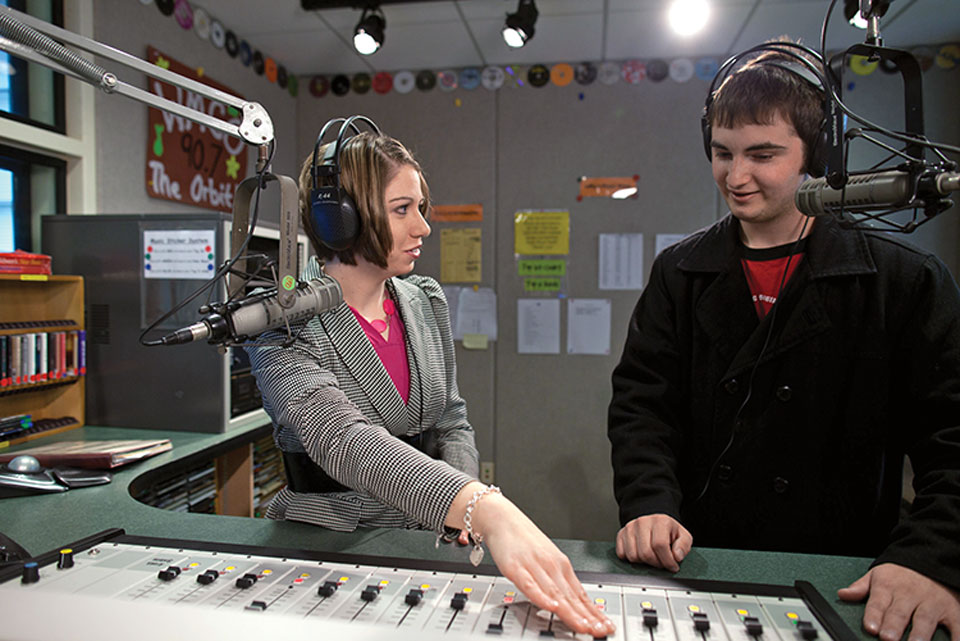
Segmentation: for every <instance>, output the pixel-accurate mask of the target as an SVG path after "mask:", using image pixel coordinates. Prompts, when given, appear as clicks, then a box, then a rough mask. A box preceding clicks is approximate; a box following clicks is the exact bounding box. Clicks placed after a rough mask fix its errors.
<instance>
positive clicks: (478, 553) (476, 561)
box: [463, 485, 503, 567]
mask: <svg viewBox="0 0 960 641" xmlns="http://www.w3.org/2000/svg"><path fill="white" fill-rule="evenodd" d="M489 494H503V492H501V491H500V488H499V487H497V486H496V485H488V486H486V487H485V488H483V489H482V490H477V491H476V492H474V493H473V496H472V497H470V500H469V501H468V502H467V509H466V511H465V512H464V513H463V524H464V526H465V528H464V529H466V531H467V534H469V535H470V538H471V539H473V550H471V551H470V563H472V564H473V566H474V567H476V566H478V565H480V561H482V560H483V548H482V547H481V543H483V535H482V534H480V533H479V532H474V531H473V508H475V507H477V503H478V502H480V499H482V498H483V497H485V496H487V495H489Z"/></svg>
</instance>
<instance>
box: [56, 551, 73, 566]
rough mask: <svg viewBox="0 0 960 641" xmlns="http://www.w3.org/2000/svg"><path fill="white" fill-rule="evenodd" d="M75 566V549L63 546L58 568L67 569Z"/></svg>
mask: <svg viewBox="0 0 960 641" xmlns="http://www.w3.org/2000/svg"><path fill="white" fill-rule="evenodd" d="M72 567H73V550H71V549H70V548H63V549H62V550H60V558H59V559H57V569H58V570H67V569H69V568H72Z"/></svg>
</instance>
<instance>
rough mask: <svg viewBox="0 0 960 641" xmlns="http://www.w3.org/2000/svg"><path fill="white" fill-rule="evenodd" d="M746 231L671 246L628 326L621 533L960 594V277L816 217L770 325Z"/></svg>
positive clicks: (616, 437) (617, 426) (614, 434)
mask: <svg viewBox="0 0 960 641" xmlns="http://www.w3.org/2000/svg"><path fill="white" fill-rule="evenodd" d="M738 233H739V223H738V221H737V220H736V219H734V218H733V217H731V216H727V217H726V218H724V219H723V220H721V221H719V222H718V223H716V224H714V225H712V226H711V227H709V228H707V229H705V230H703V231H701V232H698V233H696V234H694V235H693V236H691V237H689V238H687V239H685V240H684V241H682V242H680V243H678V244H676V245H674V246H672V247H670V248H668V249H666V250H664V251H663V253H661V254H660V256H658V257H657V259H656V261H655V262H654V266H653V271H652V274H651V277H650V282H649V284H648V285H647V287H646V289H645V290H644V292H643V294H642V296H641V297H640V302H639V303H638V304H637V307H636V309H635V310H634V313H633V316H632V317H631V321H630V328H629V332H628V336H627V341H626V345H625V347H624V351H623V356H622V359H621V361H620V364H619V365H618V366H617V368H616V369H615V370H614V373H613V401H612V403H611V405H610V413H609V430H608V432H609V437H610V441H611V444H612V446H613V451H612V459H613V468H614V488H615V493H616V498H617V501H618V503H619V505H620V520H621V523H622V524H626V523H627V522H628V521H630V520H632V519H634V518H636V517H638V516H642V515H646V514H655V513H663V514H668V515H670V516H672V517H674V518H677V519H678V520H679V521H680V522H681V523H683V524H684V525H685V526H686V527H687V528H688V529H689V530H690V531H691V533H692V534H693V537H694V544H695V545H700V546H708V547H734V548H743V549H755V550H783V551H794V552H811V553H821V554H843V555H851V556H868V555H869V556H878V559H877V562H878V563H879V562H887V561H889V562H895V563H899V564H901V565H904V566H907V567H911V568H913V569H915V570H917V571H919V572H922V573H923V574H926V575H928V576H930V577H932V578H935V579H938V580H940V581H941V582H943V583H946V584H948V585H951V586H953V587H955V588H956V587H960V292H958V289H957V285H956V283H955V282H954V280H953V278H952V277H951V276H950V274H949V272H948V271H947V269H946V267H945V266H944V265H943V264H942V263H941V262H940V261H939V260H938V259H937V258H936V257H934V256H933V255H931V254H929V253H926V252H923V251H920V250H918V249H916V248H913V247H911V246H909V245H907V244H905V243H903V242H901V241H900V240H899V239H898V238H897V237H894V236H891V235H888V234H883V233H877V232H862V231H854V230H848V229H842V228H840V227H839V225H837V224H836V223H835V222H834V221H833V220H832V219H827V218H824V219H817V221H816V225H815V227H814V228H813V231H812V233H811V235H810V236H809V238H808V242H807V248H806V254H805V256H804V258H803V259H802V261H801V262H800V265H799V267H798V269H797V271H796V273H795V274H794V276H793V278H792V279H791V280H790V282H789V283H788V284H787V286H786V288H785V290H784V291H783V292H782V294H781V297H780V298H781V300H780V302H779V303H778V304H777V305H776V307H775V309H776V312H771V313H770V314H768V315H767V317H766V318H765V319H764V320H763V321H759V320H758V318H757V314H756V311H755V308H754V305H753V302H752V300H751V296H750V292H749V290H748V288H747V283H746V279H745V278H744V275H743V269H742V267H741V264H740V250H739V247H740V244H739V240H738ZM771 323H772V324H773V326H772V332H771V331H770V328H771ZM768 336H769V344H768V345H767V347H766V349H765V350H764V349H762V348H763V345H764V342H765V341H766V340H767V338H768ZM761 352H762V353H763V357H762V360H761V361H760V363H759V365H756V361H757V356H758V354H760V353H761ZM748 396H749V400H748ZM735 424H736V427H734V425H735ZM904 455H909V456H910V461H911V463H912V465H913V469H914V474H915V479H914V488H915V490H916V499H915V501H914V502H913V505H912V508H911V509H910V511H909V513H908V514H906V515H904V516H902V517H901V486H902V477H903V464H904ZM698 497H699V498H698Z"/></svg>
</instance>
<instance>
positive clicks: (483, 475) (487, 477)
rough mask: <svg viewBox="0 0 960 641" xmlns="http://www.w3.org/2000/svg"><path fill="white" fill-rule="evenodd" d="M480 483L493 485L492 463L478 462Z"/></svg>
mask: <svg viewBox="0 0 960 641" xmlns="http://www.w3.org/2000/svg"><path fill="white" fill-rule="evenodd" d="M480 481H481V482H483V483H493V461H481V462H480Z"/></svg>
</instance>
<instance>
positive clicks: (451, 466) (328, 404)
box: [246, 258, 479, 531]
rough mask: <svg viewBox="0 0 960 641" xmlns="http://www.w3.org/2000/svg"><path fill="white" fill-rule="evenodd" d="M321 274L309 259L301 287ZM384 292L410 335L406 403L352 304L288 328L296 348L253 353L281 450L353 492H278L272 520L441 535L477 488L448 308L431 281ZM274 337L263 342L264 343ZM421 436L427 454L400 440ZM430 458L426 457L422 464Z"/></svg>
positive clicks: (395, 285)
mask: <svg viewBox="0 0 960 641" xmlns="http://www.w3.org/2000/svg"><path fill="white" fill-rule="evenodd" d="M320 275H321V270H320V265H319V263H318V262H317V260H316V258H312V259H311V261H310V264H309V265H308V266H307V269H306V270H304V273H303V276H302V277H303V279H304V280H309V279H311V278H317V277H319V276H320ZM387 286H388V287H389V288H390V292H391V294H392V295H393V297H394V299H395V301H396V302H397V307H398V308H399V311H400V313H401V314H402V318H403V322H404V326H405V331H406V334H407V361H408V364H409V366H410V395H409V399H408V402H407V404H404V402H403V399H402V398H401V397H400V393H399V392H398V391H397V389H396V386H395V385H394V384H393V381H392V379H391V378H390V376H389V374H388V373H387V371H386V368H385V367H384V366H383V363H381V361H380V358H379V357H378V356H377V353H376V351H375V350H374V348H373V345H371V344H370V340H369V339H368V338H367V336H366V334H365V333H364V331H363V328H362V327H361V326H360V323H359V322H358V321H357V319H356V317H355V316H354V315H353V312H352V311H351V310H350V308H349V307H348V306H347V304H346V303H341V304H340V305H339V306H337V307H336V308H334V309H331V310H329V311H326V312H324V313H322V314H320V315H318V316H315V317H313V318H312V319H310V320H309V321H305V326H304V323H300V324H299V325H297V326H294V327H293V330H294V332H295V333H296V332H297V331H298V330H300V329H301V327H302V330H303V331H302V332H301V333H300V335H299V337H298V338H297V340H296V342H295V343H294V344H293V345H292V346H291V347H289V348H281V347H267V346H260V347H248V348H246V351H247V353H248V354H249V356H250V362H251V365H252V367H253V373H254V376H255V377H256V379H257V385H258V386H259V387H260V391H261V393H262V395H263V407H264V409H265V410H266V412H267V414H268V415H269V416H270V418H271V419H272V421H273V425H274V440H275V441H276V443H277V446H278V447H279V448H280V449H281V450H283V451H286V452H306V453H307V454H308V455H309V456H310V458H311V459H312V460H313V461H314V462H316V463H317V464H318V465H320V466H321V467H322V468H323V470H324V471H325V472H326V473H327V474H329V475H330V476H331V477H332V478H333V479H335V480H336V481H338V482H340V483H342V484H343V485H345V486H347V487H349V488H353V489H352V490H350V491H347V492H333V493H325V494H308V493H297V492H293V491H292V490H290V489H289V488H284V489H282V490H281V491H280V492H279V493H278V494H277V495H276V497H275V498H274V500H273V501H272V502H271V504H270V506H269V508H268V510H267V516H268V517H270V518H276V519H288V520H294V521H304V522H307V523H313V524H315V525H322V526H324V527H328V528H331V529H334V530H340V531H353V530H355V529H356V528H357V527H359V526H369V527H407V528H416V527H426V528H429V529H433V530H437V531H439V530H441V529H442V528H443V521H444V518H445V516H446V513H447V510H448V509H449V507H450V503H451V502H452V501H453V498H454V496H455V495H456V494H457V492H458V491H459V490H460V489H461V488H462V487H463V486H464V485H465V484H466V483H468V482H469V481H471V480H473V479H475V478H476V477H477V474H478V471H479V468H478V462H477V458H478V457H477V449H476V446H475V444H474V433H473V428H472V427H471V426H470V423H469V422H468V421H467V410H466V403H465V402H464V400H463V398H461V397H460V392H459V390H458V388H457V371H456V362H455V357H454V345H453V336H452V333H451V331H450V315H449V310H448V309H447V301H446V298H445V297H444V295H443V290H442V289H441V288H440V285H439V284H438V283H437V282H436V281H435V280H433V279H432V278H429V277H426V276H418V275H411V276H408V277H406V278H403V279H400V278H391V279H389V280H388V281H387ZM269 338H276V336H271V335H269V334H266V335H264V336H263V337H262V339H269ZM396 436H415V437H416V439H415V440H416V441H418V442H419V443H420V445H421V447H422V449H423V450H424V451H423V452H421V451H420V450H418V449H417V448H415V447H413V446H411V445H408V444H407V443H405V442H403V441H401V440H399V439H397V438H395V437H396ZM425 452H426V453H425Z"/></svg>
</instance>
